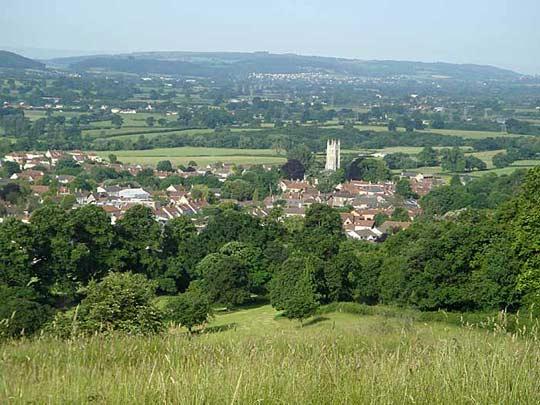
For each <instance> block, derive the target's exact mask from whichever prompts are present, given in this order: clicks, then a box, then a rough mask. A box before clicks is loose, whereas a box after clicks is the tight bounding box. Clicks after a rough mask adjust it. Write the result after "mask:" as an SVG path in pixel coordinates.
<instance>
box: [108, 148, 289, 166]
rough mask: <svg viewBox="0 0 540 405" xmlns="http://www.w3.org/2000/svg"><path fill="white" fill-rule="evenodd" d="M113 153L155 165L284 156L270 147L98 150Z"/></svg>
mask: <svg viewBox="0 0 540 405" xmlns="http://www.w3.org/2000/svg"><path fill="white" fill-rule="evenodd" d="M110 153H114V154H115V155H116V156H117V157H118V159H119V160H120V161H122V162H124V163H140V164H150V165H155V164H156V163H157V162H159V161H160V160H170V161H171V162H172V163H173V164H177V165H178V164H187V163H188V162H189V161H190V160H195V161H196V162H197V163H198V164H199V165H202V164H208V163H215V162H224V163H237V164H263V163H267V164H271V163H283V162H285V158H284V157H281V156H278V155H276V153H275V151H274V150H271V149H228V148H197V147H180V148H160V149H149V150H119V151H114V152H108V151H107V152H98V154H99V155H100V156H102V157H105V158H106V157H107V156H108V155H109V154H110Z"/></svg>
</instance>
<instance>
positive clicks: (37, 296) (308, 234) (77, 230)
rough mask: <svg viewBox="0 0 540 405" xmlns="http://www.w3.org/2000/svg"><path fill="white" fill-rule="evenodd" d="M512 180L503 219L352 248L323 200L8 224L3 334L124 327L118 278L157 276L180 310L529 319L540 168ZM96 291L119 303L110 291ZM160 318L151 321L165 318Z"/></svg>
mask: <svg viewBox="0 0 540 405" xmlns="http://www.w3.org/2000/svg"><path fill="white" fill-rule="evenodd" d="M501 179H503V178H501ZM492 180H493V179H492ZM505 183H507V184H508V183H510V184H514V183H515V184H514V187H515V190H518V189H521V191H520V193H516V195H515V196H514V197H513V198H510V199H507V200H506V202H504V203H499V204H495V203H494V202H490V203H489V204H487V205H491V204H493V205H497V207H496V208H495V209H493V210H478V209H468V210H466V211H463V212H456V211H454V215H451V216H446V217H445V219H442V218H439V219H435V218H432V217H430V215H428V216H426V218H424V219H421V220H419V221H417V222H415V223H414V224H413V225H412V226H411V227H410V228H409V229H407V230H405V231H401V232H398V233H397V234H396V235H394V236H391V237H390V238H388V239H387V241H386V242H384V243H382V244H379V245H373V244H368V243H364V242H356V241H351V240H347V239H346V237H345V235H344V233H343V230H342V227H341V219H340V216H339V213H338V212H337V211H335V210H334V209H332V208H330V207H328V206H326V205H320V204H314V205H312V206H311V207H310V208H309V209H308V210H307V211H306V217H305V219H301V218H295V219H290V218H289V219H285V220H284V221H282V220H280V218H282V216H283V213H282V211H281V210H280V209H279V208H277V209H275V210H274V211H272V212H271V214H270V216H269V217H267V218H265V219H258V218H254V217H252V216H250V215H249V214H247V213H244V212H242V211H241V210H239V209H238V208H237V207H236V206H232V205H225V206H220V207H215V208H213V212H212V211H210V212H208V214H209V217H208V223H207V226H206V227H205V228H204V229H202V230H201V231H197V229H196V228H195V225H194V224H193V222H192V221H191V220H190V219H188V218H184V217H180V218H177V219H174V220H172V221H170V222H169V223H167V224H166V225H165V226H163V227H162V226H161V225H159V224H158V223H157V222H155V220H154V218H153V217H152V213H151V211H150V210H149V209H148V208H145V207H143V206H136V207H133V208H132V209H130V210H129V211H127V213H126V214H125V216H124V217H123V218H122V219H120V220H119V221H118V222H117V223H116V224H115V225H111V223H110V221H109V218H108V216H107V215H106V213H105V212H104V211H103V210H102V209H101V208H99V207H96V206H85V207H82V208H79V209H76V210H69V211H65V210H63V209H61V208H60V207H57V206H47V207H44V208H41V209H39V210H37V211H35V212H34V214H33V215H32V217H31V220H30V223H28V224H26V223H23V222H20V221H18V220H15V219H8V220H6V221H4V222H3V223H2V224H0V319H3V320H5V321H3V322H2V331H3V333H4V334H7V335H11V336H13V335H17V334H20V333H22V332H23V331H24V333H27V334H30V333H33V332H36V331H38V330H39V329H40V328H42V327H44V325H45V324H47V325H48V326H47V328H50V327H51V325H53V326H54V322H57V323H58V322H60V321H61V320H63V321H66V319H68V320H69V319H71V318H70V317H72V316H73V314H71V315H69V312H67V313H66V312H65V311H69V310H70V309H73V308H74V307H75V306H76V305H78V304H79V303H81V302H83V304H84V305H83V308H85V309H84V311H83V312H82V313H80V314H79V316H80V322H83V321H84V316H88V317H90V318H88V319H91V320H92V322H90V324H93V325H100V324H102V323H100V322H99V316H97V315H96V314H98V313H100V312H99V311H105V312H106V313H107V314H108V315H107V317H108V318H107V319H108V321H107V322H110V325H111V327H113V328H115V327H116V326H115V325H117V324H116V323H115V315H114V311H113V310H109V309H108V308H109V306H110V305H112V304H106V303H104V302H103V301H100V300H109V299H112V298H111V297H114V296H119V295H122V294H125V295H127V296H130V294H128V293H126V291H125V290H124V287H122V285H124V284H126V283H127V284H129V283H131V282H132V281H129V280H124V279H123V278H122V277H120V280H117V279H116V278H115V279H114V280H116V281H114V283H113V282H112V281H111V280H110V279H109V278H107V276H108V275H109V274H111V272H113V273H121V274H128V273H129V274H131V273H135V274H138V275H140V276H139V277H142V279H140V280H139V279H138V280H139V281H135V284H141V283H142V281H141V280H144V279H148V280H151V285H152V288H151V289H150V290H152V289H154V288H157V292H158V294H165V295H171V294H177V293H181V294H182V295H180V297H181V298H179V299H180V302H177V301H173V302H175V303H176V304H177V306H179V307H183V308H188V309H189V308H191V309H193V308H192V307H191V306H190V305H195V303H194V301H196V297H199V298H200V300H201V302H199V304H201V305H202V304H204V303H205V302H207V303H208V305H210V304H214V305H216V304H219V305H225V306H227V307H233V306H236V305H242V304H244V303H247V302H249V301H250V300H251V299H252V297H253V296H255V295H256V296H268V297H269V298H270V300H271V302H272V304H273V305H274V306H275V307H276V308H278V309H284V310H285V314H286V315H287V316H290V317H292V318H299V319H302V318H304V317H306V315H309V314H310V313H312V311H314V310H315V309H316V308H317V306H318V305H320V304H326V303H331V302H335V301H356V302H361V303H367V304H376V303H385V304H395V305H403V306H410V307H414V308H418V309H421V310H437V309H444V310H451V311H477V310H498V309H508V310H512V311H514V310H518V309H520V308H525V309H529V307H530V305H532V304H538V303H540V298H539V297H540V292H539V291H540V290H539V289H538V287H537V286H538V285H539V282H540V273H539V272H538V268H540V266H539V259H538V257H540V256H539V255H538V253H539V251H538V250H539V249H538V246H540V232H539V231H538V230H539V229H540V209H539V208H538V207H540V204H539V203H540V193H539V191H538V190H540V169H532V170H531V171H530V172H529V173H528V175H527V177H526V179H525V181H524V183H523V184H522V185H521V188H520V186H519V185H518V184H517V183H519V180H518V177H515V178H504V180H499V181H498V188H500V189H502V188H504V184H505ZM483 186H484V187H485V188H488V182H486V183H485V184H484V185H483ZM453 187H457V186H456V185H454V186H453ZM480 188H481V187H480ZM467 192H468V193H470V194H473V193H475V190H474V188H471V189H467ZM496 193H497V192H496V190H492V194H496ZM471 205H474V204H469V206H471ZM477 205H480V207H482V204H477ZM451 208H454V207H451ZM428 214H431V212H428ZM115 277H116V276H115ZM118 277H119V276H118ZM126 277H127V278H128V279H129V277H131V276H126ZM105 278H106V280H105ZM101 280H105V281H103V283H105V284H103V285H102V284H101V283H102V281H101ZM96 283H97V284H96ZM111 283H112V285H111ZM97 285H102V286H103V288H105V289H108V290H107V291H109V290H110V293H108V294H105V295H103V294H104V293H103V290H99V288H98V287H97ZM96 288H97V290H96ZM125 288H128V287H127V286H125ZM129 288H132V287H129ZM111 291H112V292H111ZM184 291H187V293H188V294H189V297H190V299H189V300H187V298H186V296H184V295H183V294H185V293H184ZM148 294H150V295H152V294H153V292H152V291H150V292H148V291H147V292H144V294H143V295H144V297H146V298H145V299H146V301H148V300H149V298H148V297H149V295H148ZM89 297H90V298H89ZM126 299H127V298H126ZM195 306H196V307H197V305H195ZM113 307H114V306H113ZM203 307H204V308H207V306H205V305H203ZM197 308H198V307H197ZM188 309H185V311H188ZM121 310H122V308H120V309H119V310H118V311H119V312H118V313H120V312H122V311H121ZM111 311H113V312H112V314H111ZM145 311H146V309H145ZM149 311H150V312H148V313H149V314H150V315H149V317H150V318H149V319H151V320H152V319H153V320H156V319H161V318H160V317H159V316H158V315H159V314H158V313H155V312H153V311H154V309H151V310H149ZM190 311H191V310H190ZM204 311H207V309H205V310H204ZM204 311H203V312H204ZM55 314H56V315H55ZM62 314H67V315H62ZM84 314H87V315H84ZM156 314H157V315H156ZM176 315H178V314H176ZM96 316H97V318H96ZM100 316H101V315H100ZM117 316H118V317H119V318H118V319H120V317H121V315H117ZM122 316H124V315H122ZM126 316H128V315H126ZM141 316H142V315H141ZM130 317H131V318H130ZM128 318H129V319H128V320H129V322H131V323H130V325H133V322H135V323H136V322H139V321H140V322H142V323H139V324H137V325H138V326H137V327H136V329H135V330H139V329H138V328H139V327H141V328H143V326H144V322H146V321H148V319H146V320H141V319H142V318H137V316H135V315H134V314H131V315H129V316H128ZM53 319H54V321H52V322H53V323H50V322H51V320H53ZM122 319H124V318H122ZM126 319H127V318H126ZM137 320H138V321H137ZM124 321H126V320H125V319H124V320H123V321H122V322H124ZM143 321H144V322H143ZM126 322H127V321H126ZM152 322H153V321H152ZM152 322H150V325H154V326H155V324H154V323H152ZM122 325H124V326H125V325H126V324H125V323H122ZM141 325H142V326H141ZM154 326H152V327H151V328H150V329H152V330H154V329H156V330H157V329H159V328H154ZM96 327H97V326H96ZM143 329H144V328H143Z"/></svg>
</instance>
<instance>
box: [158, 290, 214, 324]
mask: <svg viewBox="0 0 540 405" xmlns="http://www.w3.org/2000/svg"><path fill="white" fill-rule="evenodd" d="M165 311H166V314H167V317H168V319H170V320H171V321H173V322H175V323H177V324H179V325H181V326H184V327H186V328H187V329H188V330H189V331H190V332H191V330H192V329H193V327H194V326H197V325H202V324H204V323H205V322H206V321H207V320H208V318H209V317H210V316H211V312H212V309H211V307H210V301H209V300H208V297H207V296H206V294H205V293H204V291H203V290H202V289H201V288H199V287H198V286H196V285H195V284H193V283H192V285H191V286H190V288H189V289H188V290H187V291H186V292H185V293H183V294H180V295H177V296H175V297H173V298H171V299H170V300H169V301H168V302H167V306H166V307H165Z"/></svg>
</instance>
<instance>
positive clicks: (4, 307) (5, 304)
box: [0, 285, 51, 338]
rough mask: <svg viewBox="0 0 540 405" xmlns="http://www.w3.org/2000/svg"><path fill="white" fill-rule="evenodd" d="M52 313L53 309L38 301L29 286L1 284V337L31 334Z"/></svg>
mask: <svg viewBox="0 0 540 405" xmlns="http://www.w3.org/2000/svg"><path fill="white" fill-rule="evenodd" d="M50 315H51V309H50V308H49V307H48V306H46V305H42V304H40V303H39V302H37V301H36V297H35V294H34V292H33V291H32V290H30V289H27V288H10V287H7V286H3V285H2V286H0V337H1V338H6V337H14V336H21V335H31V334H32V333H35V332H37V331H38V330H39V329H40V328H41V326H42V325H43V323H44V322H46V321H47V319H48V318H49V317H50Z"/></svg>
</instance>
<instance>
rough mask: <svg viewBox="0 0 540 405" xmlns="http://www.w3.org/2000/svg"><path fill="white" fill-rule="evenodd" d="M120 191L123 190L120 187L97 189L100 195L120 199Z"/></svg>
mask: <svg viewBox="0 0 540 405" xmlns="http://www.w3.org/2000/svg"><path fill="white" fill-rule="evenodd" d="M120 190H122V188H121V187H119V186H99V187H97V189H96V191H97V193H98V194H100V195H101V196H108V197H119V196H120V195H119V193H120Z"/></svg>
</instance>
